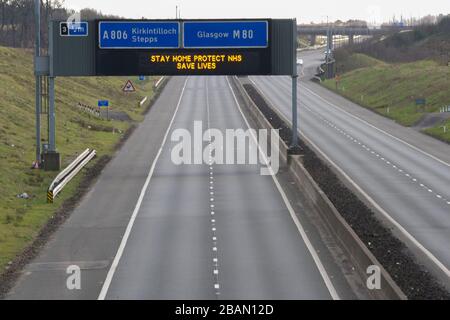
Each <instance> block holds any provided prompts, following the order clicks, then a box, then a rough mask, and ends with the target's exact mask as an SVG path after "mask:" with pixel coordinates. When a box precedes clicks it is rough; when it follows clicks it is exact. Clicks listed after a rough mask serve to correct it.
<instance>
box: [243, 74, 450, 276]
mask: <svg viewBox="0 0 450 320" xmlns="http://www.w3.org/2000/svg"><path fill="white" fill-rule="evenodd" d="M250 81H252V83H253V84H254V85H255V86H256V87H257V88H258V89H259V92H260V93H261V94H262V95H263V96H264V98H265V99H266V100H267V101H268V102H270V103H271V104H272V106H274V103H273V102H272V100H271V99H269V98H268V97H267V96H266V95H265V94H264V93H263V92H262V90H261V88H260V86H259V85H257V84H256V83H255V82H253V80H252V79H250ZM277 114H278V115H280V116H281V117H283V118H284V120H285V121H286V122H287V123H289V124H290V123H291V121H290V120H289V119H287V117H286V116H284V115H283V114H282V113H281V112H277ZM299 132H300V134H301V136H302V137H303V138H304V139H305V140H306V141H307V142H308V143H309V144H311V145H312V146H313V147H314V148H315V149H316V150H317V151H318V152H319V153H320V154H321V155H322V157H324V158H325V159H326V160H327V161H328V162H329V163H330V164H331V165H332V166H333V167H334V168H335V169H336V170H337V171H338V172H339V173H340V174H341V175H342V176H343V177H344V178H345V179H347V181H348V182H350V184H351V185H352V186H353V187H354V188H355V189H356V190H358V191H359V192H360V193H361V194H362V195H363V196H364V197H365V198H366V199H367V200H368V201H369V202H370V204H371V205H372V206H374V207H375V208H376V209H377V210H378V211H379V212H380V213H381V214H382V215H383V216H384V217H385V218H386V219H387V220H388V221H389V222H390V223H392V224H393V225H394V226H395V227H396V228H397V229H398V231H400V233H402V234H403V235H404V236H405V237H406V238H407V239H408V240H409V241H411V242H412V243H413V244H414V245H415V246H416V247H417V248H418V249H419V250H420V251H422V253H424V254H425V255H426V256H427V257H428V258H429V259H430V260H431V261H432V262H433V263H434V264H435V265H436V266H437V267H438V268H439V269H440V270H441V271H442V272H444V273H445V274H446V276H447V277H450V270H449V269H447V267H446V266H445V265H444V264H443V263H442V262H441V261H439V260H438V259H437V258H436V257H435V256H434V255H433V254H432V253H431V252H430V251H429V250H428V249H426V248H425V247H424V246H423V245H422V244H421V243H420V242H419V241H418V240H417V239H416V238H414V237H413V236H412V235H411V234H410V233H409V232H408V231H407V230H406V229H405V228H404V227H403V226H402V225H401V224H400V223H398V222H397V221H396V220H395V219H394V218H392V217H391V216H390V215H389V214H388V213H387V212H386V211H385V210H384V209H383V208H382V207H381V206H380V205H379V204H378V203H377V202H375V200H374V199H373V198H372V197H370V196H369V195H368V194H367V193H366V192H365V191H364V190H363V189H362V188H361V187H360V186H359V185H358V184H357V183H356V182H355V181H354V180H353V179H352V178H350V176H349V175H348V174H347V173H345V171H344V170H343V169H341V167H339V166H338V165H337V164H336V163H335V162H334V161H333V160H331V158H330V157H328V156H327V155H326V153H325V152H324V151H322V150H321V149H320V148H319V147H318V146H317V145H316V144H315V143H314V142H312V141H311V140H310V139H309V138H308V137H306V135H305V134H304V133H303V132H302V131H301V130H299Z"/></svg>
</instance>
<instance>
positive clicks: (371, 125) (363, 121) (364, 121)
mask: <svg viewBox="0 0 450 320" xmlns="http://www.w3.org/2000/svg"><path fill="white" fill-rule="evenodd" d="M301 87H302V88H303V89H305V90H306V91H308V92H310V93H311V94H312V95H314V96H316V97H318V98H319V99H320V100H322V101H324V102H325V103H327V104H328V105H330V106H332V107H333V108H335V109H337V110H338V111H342V112H344V113H345V114H347V115H348V116H350V117H352V118H354V119H356V120H358V121H360V122H362V123H364V124H366V125H368V126H369V127H371V128H373V129H375V130H377V131H379V132H381V133H383V134H385V135H387V136H388V137H390V138H392V139H395V140H397V141H399V142H401V143H403V144H404V145H406V146H408V147H410V148H412V149H414V150H416V151H418V152H420V153H422V154H424V155H426V156H428V157H430V158H431V159H433V160H435V161H437V162H439V163H441V164H443V165H445V166H447V167H450V164H449V163H447V162H445V161H444V160H441V159H439V158H438V157H436V156H433V155H432V154H430V153H428V152H426V151H424V150H422V149H420V148H418V147H416V146H414V145H412V144H410V143H408V142H406V141H404V140H402V139H400V138H398V137H396V136H394V135H392V134H390V133H388V132H386V131H384V130H382V129H380V128H378V127H376V126H374V125H373V124H371V123H369V122H368V121H366V120H364V119H361V118H359V117H357V116H355V115H353V114H351V113H350V112H348V111H346V110H344V109H343V108H341V107H338V106H337V105H335V104H333V103H331V102H329V101H328V100H326V99H324V98H322V97H321V96H320V95H318V94H317V93H315V92H314V91H312V90H310V89H308V88H307V87H305V86H301Z"/></svg>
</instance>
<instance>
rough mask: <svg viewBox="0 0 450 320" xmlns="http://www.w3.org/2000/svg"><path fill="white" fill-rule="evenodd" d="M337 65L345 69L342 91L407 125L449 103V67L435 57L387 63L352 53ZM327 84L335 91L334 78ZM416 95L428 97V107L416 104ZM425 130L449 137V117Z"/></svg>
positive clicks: (366, 105) (441, 136)
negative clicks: (445, 130)
mask: <svg viewBox="0 0 450 320" xmlns="http://www.w3.org/2000/svg"><path fill="white" fill-rule="evenodd" d="M338 68H340V70H341V71H342V74H341V80H340V83H339V86H338V89H337V91H338V93H339V94H341V95H343V96H344V97H346V98H348V99H350V100H352V101H354V102H356V103H358V104H360V105H362V106H364V107H366V108H369V109H371V110H373V111H375V112H377V113H380V114H382V115H385V116H387V117H389V118H391V119H394V120H395V121H397V122H398V123H400V124H402V125H405V126H412V125H414V124H415V123H416V122H417V121H419V120H420V119H421V118H422V117H423V116H424V114H425V113H431V112H439V109H440V108H441V107H443V106H446V105H450V90H449V88H450V67H445V66H442V65H439V64H438V63H437V62H435V61H431V60H421V61H416V62H411V63H397V64H388V63H384V62H382V61H380V60H376V59H374V58H371V57H369V56H366V55H363V54H352V55H351V56H350V57H348V58H347V59H344V60H341V61H339V63H338ZM324 85H325V86H326V87H327V88H329V89H331V90H333V91H336V82H335V80H334V79H333V80H327V81H325V82H324ZM416 98H425V99H426V101H427V105H426V106H425V108H422V107H417V106H416V105H415V99H416ZM444 125H446V126H447V132H446V133H444V129H443V126H444ZM425 131H426V133H428V134H431V135H434V136H436V137H438V138H440V139H442V140H445V141H450V121H447V123H441V124H439V125H437V126H436V127H434V128H430V129H426V130H425Z"/></svg>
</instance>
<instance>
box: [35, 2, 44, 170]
mask: <svg viewBox="0 0 450 320" xmlns="http://www.w3.org/2000/svg"><path fill="white" fill-rule="evenodd" d="M34 4H35V6H34V7H35V18H36V19H35V21H36V25H35V29H36V30H35V31H36V43H35V58H34V59H35V60H34V61H35V64H36V63H37V59H38V57H39V56H40V55H41V1H40V0H35V1H34ZM35 74H36V101H35V103H36V107H35V111H36V163H37V165H38V166H40V163H41V102H42V97H41V94H42V88H41V86H42V83H41V76H39V75H38V74H37V72H36V71H35Z"/></svg>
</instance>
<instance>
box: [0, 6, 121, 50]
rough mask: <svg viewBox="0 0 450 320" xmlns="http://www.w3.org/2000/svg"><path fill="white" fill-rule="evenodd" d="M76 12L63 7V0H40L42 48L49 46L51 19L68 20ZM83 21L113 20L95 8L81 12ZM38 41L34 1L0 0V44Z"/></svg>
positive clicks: (23, 44)
mask: <svg viewBox="0 0 450 320" xmlns="http://www.w3.org/2000/svg"><path fill="white" fill-rule="evenodd" d="M72 14H74V11H73V10H71V9H68V8H66V7H65V6H64V0H41V32H42V34H41V37H42V47H44V48H46V47H47V45H48V24H49V21H52V20H65V19H67V18H68V17H70V16H71V15H72ZM80 14H81V17H82V19H83V20H92V19H97V18H105V19H113V18H118V17H116V16H111V15H104V14H102V13H101V12H99V11H97V10H94V9H83V10H81V12H80ZM34 41H35V16H34V0H0V45H1V46H7V47H16V48H33V47H34Z"/></svg>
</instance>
